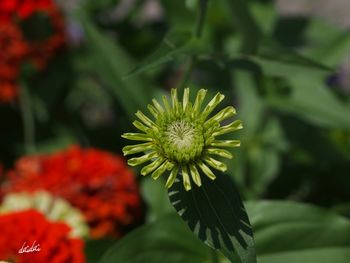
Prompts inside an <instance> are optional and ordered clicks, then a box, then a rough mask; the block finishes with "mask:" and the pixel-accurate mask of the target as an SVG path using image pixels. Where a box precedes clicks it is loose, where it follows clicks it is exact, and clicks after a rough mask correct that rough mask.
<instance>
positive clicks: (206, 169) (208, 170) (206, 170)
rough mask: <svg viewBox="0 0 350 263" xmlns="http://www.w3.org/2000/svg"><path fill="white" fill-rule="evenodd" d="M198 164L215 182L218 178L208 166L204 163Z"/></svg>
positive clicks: (198, 162) (199, 162)
mask: <svg viewBox="0 0 350 263" xmlns="http://www.w3.org/2000/svg"><path fill="white" fill-rule="evenodd" d="M197 164H198V166H199V168H201V170H202V171H203V173H204V174H205V175H206V176H208V177H209V178H210V179H211V180H215V178H216V176H215V174H213V172H212V171H211V170H210V168H209V167H208V166H206V165H205V164H204V163H203V162H202V161H197Z"/></svg>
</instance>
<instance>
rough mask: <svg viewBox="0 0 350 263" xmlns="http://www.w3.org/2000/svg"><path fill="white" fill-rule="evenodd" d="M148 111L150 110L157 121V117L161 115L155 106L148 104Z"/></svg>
mask: <svg viewBox="0 0 350 263" xmlns="http://www.w3.org/2000/svg"><path fill="white" fill-rule="evenodd" d="M147 109H148V110H149V112H150V113H151V114H152V115H153V117H154V118H156V119H157V117H158V115H159V113H158V111H157V109H156V108H155V107H154V106H153V105H151V104H148V105H147Z"/></svg>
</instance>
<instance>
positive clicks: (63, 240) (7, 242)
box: [0, 209, 85, 263]
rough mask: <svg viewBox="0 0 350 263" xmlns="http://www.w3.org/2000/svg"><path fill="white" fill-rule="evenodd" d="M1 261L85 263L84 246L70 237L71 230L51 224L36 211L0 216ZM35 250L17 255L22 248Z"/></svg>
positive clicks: (55, 223)
mask: <svg viewBox="0 0 350 263" xmlns="http://www.w3.org/2000/svg"><path fill="white" fill-rule="evenodd" d="M0 229H1V235H0V259H2V260H7V261H10V262H18V263H24V262H36V263H46V262H71V263H84V262H85V256H84V243H83V241H82V240H81V239H78V238H73V237H71V236H70V231H71V230H70V227H69V226H68V225H66V224H65V223H62V222H51V221H49V220H47V218H46V217H45V216H44V215H43V214H41V213H40V212H38V211H36V210H32V209H30V210H24V211H18V212H11V213H6V214H1V215H0ZM28 246H29V247H34V246H35V250H33V251H32V252H31V253H19V250H20V249H21V248H23V247H28Z"/></svg>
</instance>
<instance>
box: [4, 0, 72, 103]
mask: <svg viewBox="0 0 350 263" xmlns="http://www.w3.org/2000/svg"><path fill="white" fill-rule="evenodd" d="M39 14H40V15H43V16H44V17H46V19H47V22H43V23H41V24H40V23H37V24H36V25H35V26H39V27H40V26H42V27H47V26H48V27H50V28H51V29H52V32H50V35H48V36H45V37H44V38H42V39H41V38H40V39H29V38H28V36H27V34H31V33H33V31H36V30H37V29H36V28H34V29H32V28H26V25H27V24H30V23H31V22H30V20H31V19H33V18H35V16H37V15H39ZM34 33H35V32H34ZM64 44H65V32H64V21H63V16H62V14H61V13H60V12H59V10H58V8H57V6H56V5H55V3H54V2H53V1H52V0H1V1H0V50H1V52H0V85H1V86H0V102H8V101H11V99H13V98H14V97H15V95H16V92H13V91H14V90H15V86H16V84H15V83H16V82H17V81H18V77H19V76H18V75H19V72H20V68H21V66H22V63H23V62H24V61H30V62H31V63H32V64H33V65H34V66H35V67H36V68H37V69H38V70H42V69H44V68H45V66H46V64H47V62H48V61H49V60H50V59H51V58H52V57H53V56H54V55H55V53H56V52H57V51H58V50H59V49H60V48H62V47H63V46H64ZM10 84H11V85H10ZM10 86H11V89H10V88H9V87H10ZM2 88H5V90H4V91H1V89H2ZM2 94H3V95H2ZM9 94H11V95H9Z"/></svg>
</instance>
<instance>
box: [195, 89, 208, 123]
mask: <svg viewBox="0 0 350 263" xmlns="http://www.w3.org/2000/svg"><path fill="white" fill-rule="evenodd" d="M206 94H207V90H205V89H201V90H199V91H198V93H197V96H196V100H195V101H194V104H193V116H192V117H195V116H197V115H198V114H199V112H200V110H201V106H202V103H203V101H204V98H205V95H206Z"/></svg>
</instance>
